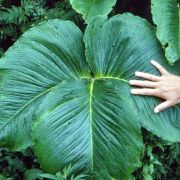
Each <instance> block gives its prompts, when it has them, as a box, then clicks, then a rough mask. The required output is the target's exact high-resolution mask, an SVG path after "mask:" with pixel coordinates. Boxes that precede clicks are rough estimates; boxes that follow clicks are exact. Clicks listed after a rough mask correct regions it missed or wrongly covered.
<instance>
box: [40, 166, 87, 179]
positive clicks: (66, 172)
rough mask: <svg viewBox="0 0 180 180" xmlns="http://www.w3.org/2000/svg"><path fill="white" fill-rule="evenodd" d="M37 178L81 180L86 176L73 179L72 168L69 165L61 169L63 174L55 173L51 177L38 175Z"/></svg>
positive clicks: (49, 175)
mask: <svg viewBox="0 0 180 180" xmlns="http://www.w3.org/2000/svg"><path fill="white" fill-rule="evenodd" d="M39 176H41V177H43V178H47V179H53V180H68V179H70V180H83V179H84V178H85V177H86V175H78V176H76V177H74V175H72V167H71V165H69V166H68V167H67V168H66V167H65V168H64V169H63V172H62V173H61V172H58V173H56V175H52V174H40V175H39Z"/></svg>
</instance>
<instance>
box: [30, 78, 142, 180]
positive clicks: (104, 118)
mask: <svg viewBox="0 0 180 180" xmlns="http://www.w3.org/2000/svg"><path fill="white" fill-rule="evenodd" d="M47 102H49V103H47ZM42 104H43V105H42V107H41V108H42V109H43V111H41V112H40V115H37V116H38V117H39V118H38V121H37V122H35V124H34V127H33V139H34V144H35V152H36V154H37V157H38V159H39V161H40V163H41V165H42V167H43V169H44V170H46V171H49V172H52V173H55V172H57V171H59V169H63V168H64V167H65V165H68V164H71V163H73V164H74V165H73V170H76V171H77V170H78V171H79V172H80V171H84V172H86V173H91V171H92V172H94V173H98V176H99V177H100V178H103V177H104V178H108V179H111V177H114V178H119V177H120V178H123V179H126V178H127V177H128V176H129V175H130V174H131V172H133V170H134V169H135V167H137V165H138V164H136V163H137V162H138V159H139V155H140V152H141V147H142V145H141V135H140V126H139V122H138V120H137V114H136V110H135V109H134V106H133V103H132V101H131V98H130V95H129V91H128V84H127V83H126V82H123V81H120V80H113V79H108V80H107V79H94V80H92V81H89V80H79V81H70V82H65V83H62V84H60V85H59V86H58V87H57V88H56V89H54V90H53V91H52V92H51V93H49V95H48V96H47V97H46V98H45V99H44V102H43V103H42ZM45 149H46V150H45Z"/></svg>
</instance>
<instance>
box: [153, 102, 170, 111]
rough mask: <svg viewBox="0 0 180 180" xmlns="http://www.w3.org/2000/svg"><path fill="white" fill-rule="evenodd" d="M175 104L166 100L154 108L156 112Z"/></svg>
mask: <svg viewBox="0 0 180 180" xmlns="http://www.w3.org/2000/svg"><path fill="white" fill-rule="evenodd" d="M171 106H173V103H172V102H171V101H165V102H163V103H161V104H159V105H157V106H156V107H155V108H154V112H155V113H159V112H161V111H163V110H165V109H167V108H169V107H171Z"/></svg>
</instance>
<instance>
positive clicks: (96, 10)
mask: <svg viewBox="0 0 180 180" xmlns="http://www.w3.org/2000/svg"><path fill="white" fill-rule="evenodd" d="M70 3H71V5H72V7H73V8H74V9H75V10H76V11H77V12H78V13H80V14H82V15H83V18H84V20H85V21H86V23H89V22H90V21H91V20H92V19H94V18H95V17H97V16H98V15H108V14H109V13H110V12H111V10H112V7H113V6H114V5H115V3H116V0H70Z"/></svg>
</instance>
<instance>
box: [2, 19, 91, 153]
mask: <svg viewBox="0 0 180 180" xmlns="http://www.w3.org/2000/svg"><path fill="white" fill-rule="evenodd" d="M69 34H71V35H69ZM83 50H84V45H83V41H82V33H81V32H80V30H79V29H78V28H77V27H76V26H75V25H74V24H73V23H71V22H64V21H59V20H54V21H49V22H47V23H46V22H44V23H42V24H41V25H40V26H38V27H35V28H32V29H31V30H29V31H28V32H27V33H25V34H24V35H23V36H22V37H21V39H20V40H19V41H17V42H16V43H15V44H14V45H13V47H11V48H10V49H9V50H8V52H7V53H6V55H5V57H4V58H2V59H1V64H0V75H1V78H0V79H1V82H0V144H1V145H3V146H5V147H8V148H10V149H11V150H20V149H23V148H26V147H27V146H29V145H30V144H31V119H32V116H33V114H34V112H35V111H36V108H37V106H38V105H39V104H40V103H41V100H42V99H43V98H44V97H45V96H46V94H47V93H49V92H50V91H52V89H53V88H54V87H56V86H57V85H58V84H59V83H61V82H62V81H64V80H67V79H76V78H78V77H80V76H81V77H82V76H86V75H87V74H88V69H87V68H86V67H87V65H86V63H85V57H84V54H83ZM77 52H79V53H77Z"/></svg>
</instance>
